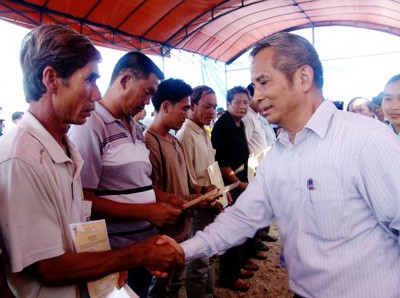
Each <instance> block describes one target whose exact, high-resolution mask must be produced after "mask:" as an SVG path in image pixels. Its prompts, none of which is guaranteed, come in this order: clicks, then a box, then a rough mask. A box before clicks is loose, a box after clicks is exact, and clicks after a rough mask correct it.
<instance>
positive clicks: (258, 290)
mask: <svg viewBox="0 0 400 298" xmlns="http://www.w3.org/2000/svg"><path fill="white" fill-rule="evenodd" d="M270 234H271V235H274V236H276V237H278V238H279V235H278V231H277V229H276V228H275V227H274V226H272V227H271V231H270ZM264 243H265V244H266V245H267V246H268V247H269V248H270V250H269V251H268V252H267V254H268V259H267V260H254V259H253V261H254V262H255V263H256V264H257V265H259V267H260V270H258V271H256V272H255V275H254V277H253V278H251V279H248V281H249V282H250V283H251V288H250V290H249V291H248V292H245V293H241V292H236V291H232V290H229V289H226V288H222V287H220V286H219V285H218V282H217V287H216V293H215V296H216V297H218V298H237V297H252V298H289V297H292V296H293V295H292V294H291V292H290V291H289V288H288V278H287V271H286V269H283V268H281V266H280V264H279V257H280V253H281V242H280V240H278V241H277V242H264ZM217 270H218V268H217ZM217 276H218V274H217ZM182 292H184V291H182ZM181 298H186V295H185V294H184V293H182V295H181ZM187 298H190V297H187Z"/></svg>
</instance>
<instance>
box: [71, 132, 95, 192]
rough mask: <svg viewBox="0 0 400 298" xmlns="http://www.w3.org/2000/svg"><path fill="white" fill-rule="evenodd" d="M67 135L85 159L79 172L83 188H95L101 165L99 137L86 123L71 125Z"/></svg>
mask: <svg viewBox="0 0 400 298" xmlns="http://www.w3.org/2000/svg"><path fill="white" fill-rule="evenodd" d="M68 137H69V138H70V139H71V141H72V142H73V143H74V145H75V147H76V148H77V149H78V151H79V153H80V154H81V156H82V158H83V160H84V161H85V162H84V164H83V167H82V172H81V177H82V186H83V188H88V189H97V188H98V185H99V182H100V178H101V171H102V167H103V160H102V150H103V148H102V144H101V141H100V138H99V137H98V135H97V134H96V132H95V131H93V129H91V128H90V127H88V126H87V125H73V126H71V128H70V129H69V131H68Z"/></svg>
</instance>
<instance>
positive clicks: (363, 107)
mask: <svg viewBox="0 0 400 298" xmlns="http://www.w3.org/2000/svg"><path fill="white" fill-rule="evenodd" d="M349 112H352V113H356V114H360V115H364V116H367V117H374V113H373V112H372V111H370V110H369V108H368V105H367V104H366V102H365V100H364V99H362V98H359V99H356V100H354V101H353V102H352V103H351V105H350V107H349Z"/></svg>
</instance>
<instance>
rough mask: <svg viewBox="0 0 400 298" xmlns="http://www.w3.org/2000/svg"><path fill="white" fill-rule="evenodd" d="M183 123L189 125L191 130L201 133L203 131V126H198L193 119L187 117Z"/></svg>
mask: <svg viewBox="0 0 400 298" xmlns="http://www.w3.org/2000/svg"><path fill="white" fill-rule="evenodd" d="M185 124H186V125H187V126H188V127H190V128H191V129H192V130H194V131H195V132H197V133H198V134H202V133H203V132H204V127H200V126H198V125H197V124H196V122H194V121H193V120H191V119H189V118H187V119H186V121H185Z"/></svg>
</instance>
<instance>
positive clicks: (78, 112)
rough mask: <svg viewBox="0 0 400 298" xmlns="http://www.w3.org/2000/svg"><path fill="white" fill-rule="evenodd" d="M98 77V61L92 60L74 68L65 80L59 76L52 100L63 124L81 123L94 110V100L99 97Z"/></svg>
mask: <svg viewBox="0 0 400 298" xmlns="http://www.w3.org/2000/svg"><path fill="white" fill-rule="evenodd" d="M98 78H99V69H98V62H97V61H92V62H89V63H88V64H86V65H85V66H84V67H82V68H80V69H78V70H76V71H75V72H74V73H73V74H72V75H71V76H70V77H69V78H68V80H67V81H66V82H65V81H63V80H62V79H61V78H57V80H59V81H60V84H58V88H57V90H56V94H55V97H56V99H55V100H53V107H54V111H55V113H56V114H57V115H58V117H59V119H60V120H62V121H63V122H64V123H65V124H83V123H85V122H86V118H87V117H89V116H90V113H91V112H92V111H93V110H94V103H95V101H97V100H99V99H100V97H101V94H100V91H99V88H98V87H97V85H96V80H97V79H98Z"/></svg>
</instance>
